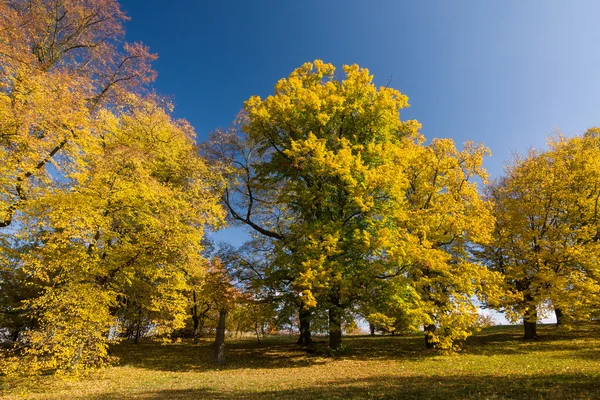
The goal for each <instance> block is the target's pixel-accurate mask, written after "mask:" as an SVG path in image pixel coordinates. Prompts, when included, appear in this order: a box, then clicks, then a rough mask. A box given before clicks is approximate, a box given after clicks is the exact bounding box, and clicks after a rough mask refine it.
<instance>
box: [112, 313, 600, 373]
mask: <svg viewBox="0 0 600 400" xmlns="http://www.w3.org/2000/svg"><path fill="white" fill-rule="evenodd" d="M595 327H596V325H595V324H587V325H585V326H582V327H576V328H575V329H573V330H571V331H565V330H558V329H556V328H554V327H547V326H546V327H541V328H540V334H541V336H540V338H539V339H538V340H535V341H525V340H523V339H522V334H521V331H520V329H519V328H520V327H518V326H511V327H494V328H492V329H488V330H484V331H483V332H481V333H479V334H478V335H476V336H472V337H470V338H468V339H467V340H466V342H465V343H464V346H463V349H462V350H461V353H462V354H471V355H489V356H492V355H513V354H527V353H531V352H536V353H539V352H557V351H559V352H561V353H562V352H564V353H565V354H566V353H570V352H576V353H578V356H579V354H582V355H583V356H584V357H589V358H590V359H594V360H595V359H598V358H599V357H600V356H598V352H597V350H596V347H595V345H596V344H595V342H594V341H588V342H589V346H588V345H587V344H585V343H582V340H575V339H589V338H590V337H594V336H595V335H596V334H597V331H595V330H594V328H595ZM584 342H585V341H584ZM343 343H344V349H343V350H341V351H338V352H331V351H330V350H329V348H328V342H327V340H318V341H316V342H315V343H314V344H313V345H311V346H308V347H301V346H298V345H296V344H295V338H293V337H271V338H267V339H266V340H265V341H264V342H263V343H261V344H258V343H256V341H253V340H248V339H245V340H229V341H227V342H226V355H225V358H226V362H225V364H223V365H216V364H214V362H213V347H212V345H211V342H210V341H208V340H207V341H204V342H201V343H200V344H198V345H193V344H190V343H185V342H184V343H179V344H167V345H160V344H158V343H155V342H142V343H139V344H130V343H122V344H119V345H114V346H111V348H110V352H111V355H114V356H116V357H117V358H118V360H119V364H120V365H130V366H135V367H141V368H145V369H151V370H162V371H174V372H183V371H207V370H216V369H219V370H223V369H240V368H244V369H253V368H256V369H259V368H260V369H264V368H268V369H272V368H303V367H310V366H312V365H317V364H325V363H327V362H328V361H329V360H331V358H332V357H333V358H335V359H352V360H406V361H415V360H424V359H427V358H431V357H435V356H439V355H440V354H443V353H441V352H440V351H438V350H426V349H425V348H424V339H423V336H422V334H413V335H404V336H374V337H371V336H367V335H365V336H346V337H345V338H344V342H343Z"/></svg>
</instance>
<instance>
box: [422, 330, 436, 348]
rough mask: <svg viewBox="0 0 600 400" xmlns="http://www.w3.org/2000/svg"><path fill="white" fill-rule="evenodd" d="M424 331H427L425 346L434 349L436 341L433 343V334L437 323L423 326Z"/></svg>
mask: <svg viewBox="0 0 600 400" xmlns="http://www.w3.org/2000/svg"><path fill="white" fill-rule="evenodd" d="M423 332H425V348H426V349H433V348H434V345H435V343H433V342H432V341H431V334H433V332H435V324H429V325H425V326H424V327H423Z"/></svg>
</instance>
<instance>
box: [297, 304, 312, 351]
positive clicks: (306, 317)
mask: <svg viewBox="0 0 600 400" xmlns="http://www.w3.org/2000/svg"><path fill="white" fill-rule="evenodd" d="M310 315H311V312H310V310H307V309H306V308H304V307H303V306H301V307H300V310H299V312H298V319H299V322H300V326H299V328H300V338H299V339H298V341H297V342H296V344H301V345H303V346H307V345H309V344H311V343H312V339H311V337H310Z"/></svg>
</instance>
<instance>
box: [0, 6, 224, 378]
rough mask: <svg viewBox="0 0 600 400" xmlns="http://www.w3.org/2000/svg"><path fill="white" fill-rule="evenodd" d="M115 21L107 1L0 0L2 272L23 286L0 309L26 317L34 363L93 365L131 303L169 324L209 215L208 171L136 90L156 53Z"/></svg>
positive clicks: (154, 321) (180, 314)
mask: <svg viewBox="0 0 600 400" xmlns="http://www.w3.org/2000/svg"><path fill="white" fill-rule="evenodd" d="M125 19H126V17H125V16H124V14H123V13H122V12H121V11H120V9H119V7H118V4H117V3H116V2H115V1H112V0H100V1H74V0H73V1H71V0H59V1H42V0H40V1H20V0H19V1H18V0H14V1H10V0H9V1H3V2H1V3H0V21H1V25H2V29H1V30H0V66H1V68H2V70H1V71H0V73H1V76H0V113H1V118H2V121H3V122H2V123H3V128H2V132H0V143H1V144H0V156H1V157H2V159H3V160H6V162H4V163H2V164H1V165H0V226H1V228H0V245H2V249H1V256H0V263H1V265H0V268H1V269H2V271H3V272H4V271H5V272H6V273H5V274H3V275H2V278H3V279H4V280H3V281H2V282H0V284H1V285H2V286H3V288H7V287H8V283H11V282H16V281H15V279H14V277H18V281H21V282H22V285H25V284H27V285H29V286H28V287H29V288H31V291H30V293H28V294H27V295H26V296H25V297H22V298H18V302H19V304H18V305H7V303H5V304H3V307H4V308H5V309H11V310H12V309H15V308H16V309H18V310H20V311H21V312H24V313H25V314H24V315H25V316H26V317H27V319H28V320H29V321H30V323H29V326H28V328H27V331H26V332H25V335H24V340H23V341H22V343H21V344H22V345H23V346H22V348H20V349H18V350H20V351H21V356H23V357H22V358H21V359H19V360H17V361H30V363H28V365H29V366H31V367H32V368H33V369H34V370H68V369H71V370H79V369H84V368H87V367H89V366H93V365H97V364H101V363H102V362H103V361H104V360H106V347H107V336H108V333H109V331H110V330H111V329H115V328H117V329H118V328H119V321H124V320H127V319H128V320H131V319H132V316H133V315H135V316H137V317H138V318H139V319H140V321H141V319H142V318H143V319H144V320H146V321H149V322H151V325H152V329H153V331H154V333H156V334H161V333H166V332H168V331H170V330H172V329H174V328H177V327H179V326H181V325H182V324H183V321H184V320H185V318H186V317H187V305H188V301H187V297H186V294H187V290H188V289H189V284H190V279H189V277H190V276H193V275H197V274H196V272H195V271H194V269H197V268H202V266H203V265H205V264H206V263H205V262H204V261H203V259H202V256H201V253H202V249H203V246H202V241H203V237H204V230H205V228H206V226H207V225H217V224H219V223H220V222H221V208H220V206H219V205H218V204H217V199H218V197H219V195H218V193H217V192H218V187H219V182H220V181H219V179H220V178H219V174H218V173H216V171H213V170H211V169H210V168H209V167H208V165H207V164H206V163H205V162H204V160H203V159H201V158H200V157H198V156H197V148H196V144H195V134H194V132H193V129H192V128H191V126H190V125H189V124H188V123H187V122H186V121H183V120H174V119H172V118H171V116H170V113H171V111H172V107H171V105H169V104H168V103H166V102H164V101H163V100H161V99H160V98H158V97H157V96H154V95H151V94H149V93H148V91H147V88H146V86H145V85H146V84H147V83H149V82H150V81H151V80H152V79H153V78H154V75H155V73H154V71H152V70H151V68H150V64H149V62H150V61H151V60H153V59H154V58H155V57H154V56H153V55H151V54H149V53H148V51H147V49H146V48H145V47H143V46H141V45H129V44H123V42H122V40H121V39H122V35H123V29H122V22H123V21H124V20H125ZM23 249H26V251H24V250H23ZM20 293H24V292H23V291H20ZM17 297H18V296H12V298H13V299H14V298H17ZM3 300H4V298H3ZM7 302H8V301H7ZM140 325H141V324H140V323H138V328H139V326H140Z"/></svg>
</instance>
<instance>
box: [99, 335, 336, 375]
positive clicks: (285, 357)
mask: <svg viewBox="0 0 600 400" xmlns="http://www.w3.org/2000/svg"><path fill="white" fill-rule="evenodd" d="M213 351H214V347H213V346H212V343H210V342H202V343H200V344H197V345H193V344H189V343H178V344H166V345H161V344H158V343H154V342H142V343H138V344H131V343H122V344H118V345H114V346H112V347H111V348H110V354H111V355H112V356H115V357H116V358H117V359H118V364H119V365H122V366H126V365H127V366H134V367H141V368H145V369H151V370H161V371H171V372H186V371H207V370H216V369H219V370H223V369H240V368H302V367H310V366H311V365H316V364H323V363H325V362H326V360H324V359H323V358H322V357H320V356H319V354H310V353H307V352H306V351H305V350H303V349H302V348H301V347H300V346H297V345H296V344H295V342H294V341H292V339H291V338H275V339H271V340H267V341H265V342H263V343H261V344H258V343H256V342H253V341H250V340H236V341H233V342H226V345H225V363H224V364H220V365H217V364H215V363H214V353H213Z"/></svg>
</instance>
